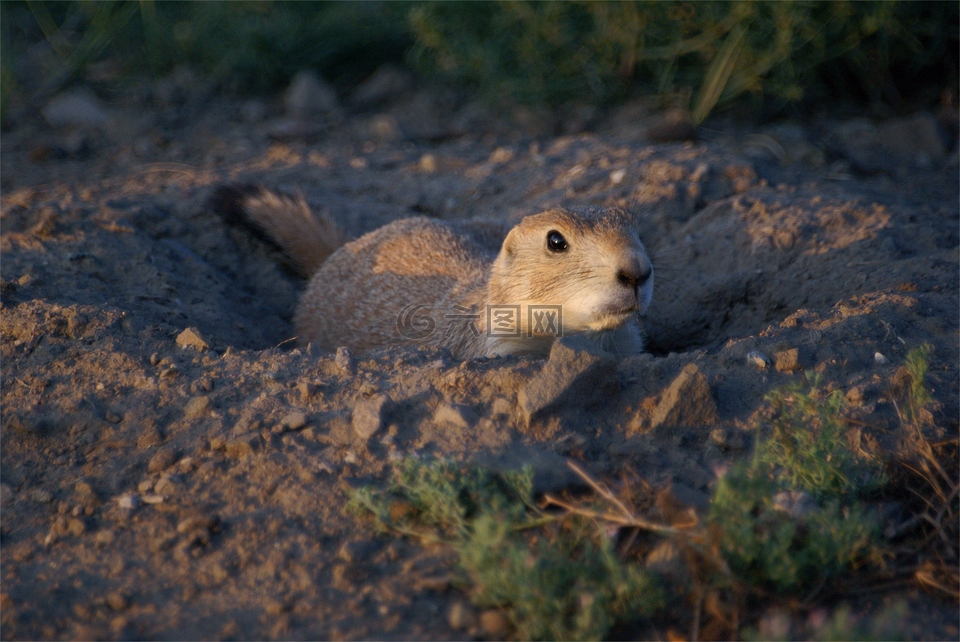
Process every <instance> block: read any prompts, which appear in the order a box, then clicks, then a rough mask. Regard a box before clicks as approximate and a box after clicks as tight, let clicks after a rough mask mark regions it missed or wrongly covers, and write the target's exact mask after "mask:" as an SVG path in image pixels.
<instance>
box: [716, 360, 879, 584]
mask: <svg viewBox="0 0 960 642" xmlns="http://www.w3.org/2000/svg"><path fill="white" fill-rule="evenodd" d="M818 384H819V380H818V379H817V378H816V377H815V376H814V377H810V378H808V380H807V385H809V387H810V388H809V391H805V390H804V384H802V383H799V384H795V385H792V386H788V387H787V388H784V389H782V390H778V391H775V392H773V393H771V394H770V395H769V396H768V401H770V402H771V403H772V405H773V407H774V412H775V415H774V419H773V433H772V434H771V436H770V437H769V438H768V439H766V440H765V441H762V442H760V443H759V444H758V445H757V448H756V450H755V453H754V456H753V458H752V460H751V461H750V462H749V463H747V464H742V465H739V466H735V467H734V468H733V469H732V470H731V471H730V472H729V473H728V474H727V475H725V476H724V477H723V478H722V479H721V480H720V483H719V485H718V487H717V491H716V495H715V496H714V500H713V502H712V504H711V512H710V521H711V524H712V526H713V528H714V530H715V532H716V534H717V538H718V541H719V544H720V546H721V548H722V550H723V552H724V556H725V558H726V560H727V562H728V564H729V565H730V567H731V570H733V571H734V572H735V573H736V574H737V575H739V576H741V577H743V578H744V579H747V580H748V581H749V582H751V583H755V584H759V585H760V586H761V587H767V588H770V589H774V590H778V591H797V590H802V589H804V588H809V587H810V586H814V585H816V584H817V583H818V582H819V581H822V580H825V579H827V578H829V577H833V576H836V575H838V574H839V573H841V572H842V571H844V570H845V569H849V568H853V567H855V566H857V565H858V564H859V563H861V562H862V561H864V560H865V559H867V558H868V557H869V556H870V555H871V552H872V548H873V543H874V541H875V538H876V534H877V532H878V524H877V522H876V520H875V519H874V518H873V517H872V516H871V515H869V514H868V512H867V511H866V509H865V508H864V507H863V506H862V505H861V504H860V503H858V501H857V500H858V499H862V498H863V497H864V495H865V494H866V493H868V492H870V491H872V490H875V489H877V488H879V487H880V486H881V485H882V483H883V482H884V479H885V477H884V475H883V472H882V469H881V468H880V466H879V465H878V464H877V463H876V462H872V461H868V460H864V459H861V458H858V457H857V456H856V455H855V454H854V453H853V452H851V450H850V448H849V446H848V444H847V443H846V439H845V433H844V429H843V423H842V418H841V414H840V413H841V410H842V408H843V405H844V399H843V396H842V395H841V394H840V393H839V392H836V391H835V392H833V393H831V394H829V395H826V397H823V396H822V395H820V394H819V392H818V389H817V388H818Z"/></svg>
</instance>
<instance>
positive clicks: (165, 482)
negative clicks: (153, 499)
mask: <svg viewBox="0 0 960 642" xmlns="http://www.w3.org/2000/svg"><path fill="white" fill-rule="evenodd" d="M181 481H182V480H181V478H180V477H179V476H178V475H164V476H163V477H161V478H160V479H159V480H158V481H157V483H156V485H155V486H154V487H153V491H154V492H155V493H157V494H159V495H164V496H168V497H169V496H170V495H175V494H177V491H178V490H179V487H180V485H181Z"/></svg>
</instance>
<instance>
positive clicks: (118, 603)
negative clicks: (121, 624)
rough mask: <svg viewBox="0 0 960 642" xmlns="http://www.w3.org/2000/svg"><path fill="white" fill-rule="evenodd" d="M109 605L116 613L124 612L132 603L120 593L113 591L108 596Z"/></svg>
mask: <svg viewBox="0 0 960 642" xmlns="http://www.w3.org/2000/svg"><path fill="white" fill-rule="evenodd" d="M107 605H108V606H109V607H110V608H111V609H113V610H114V611H123V610H125V609H126V608H127V607H128V606H130V601H129V600H128V599H127V597H126V596H125V595H124V594H123V593H121V592H120V591H111V592H110V593H108V594H107Z"/></svg>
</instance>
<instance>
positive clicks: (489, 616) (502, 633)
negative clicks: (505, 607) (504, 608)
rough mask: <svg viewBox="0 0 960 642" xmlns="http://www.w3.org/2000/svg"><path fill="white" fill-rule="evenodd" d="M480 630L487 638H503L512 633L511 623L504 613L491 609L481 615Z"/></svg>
mask: <svg viewBox="0 0 960 642" xmlns="http://www.w3.org/2000/svg"><path fill="white" fill-rule="evenodd" d="M480 628H481V629H483V634H484V635H486V636H487V637H491V638H503V637H506V635H507V634H508V633H509V632H510V623H509V622H507V618H505V617H504V616H503V613H501V612H500V611H498V610H496V609H489V610H487V611H484V612H483V613H481V614H480Z"/></svg>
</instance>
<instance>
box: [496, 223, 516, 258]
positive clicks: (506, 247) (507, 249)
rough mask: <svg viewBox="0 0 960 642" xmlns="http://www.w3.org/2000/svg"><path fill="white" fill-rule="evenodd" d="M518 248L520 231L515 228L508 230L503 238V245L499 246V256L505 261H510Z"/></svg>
mask: <svg viewBox="0 0 960 642" xmlns="http://www.w3.org/2000/svg"><path fill="white" fill-rule="evenodd" d="M519 248H520V232H518V231H517V228H513V229H512V230H510V233H509V234H507V238H505V239H503V246H502V247H501V248H500V256H501V257H503V258H504V259H506V260H507V261H512V260H513V258H514V257H515V256H516V255H517V250H518V249H519Z"/></svg>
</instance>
